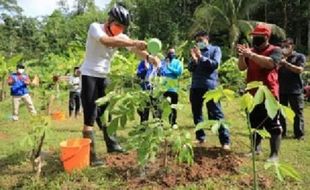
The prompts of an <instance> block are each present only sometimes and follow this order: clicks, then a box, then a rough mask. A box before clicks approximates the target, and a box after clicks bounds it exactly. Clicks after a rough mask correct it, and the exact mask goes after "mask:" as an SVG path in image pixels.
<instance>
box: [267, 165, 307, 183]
mask: <svg viewBox="0 0 310 190" xmlns="http://www.w3.org/2000/svg"><path fill="white" fill-rule="evenodd" d="M272 166H273V167H274V168H275V174H276V176H277V178H278V180H280V181H283V180H284V179H283V178H284V177H291V178H292V179H294V180H296V181H302V179H301V176H300V174H299V173H298V172H297V171H296V170H295V169H294V168H293V167H292V166H290V165H288V164H282V163H281V164H280V163H278V162H267V163H265V165H264V168H265V169H270V168H271V167H272Z"/></svg>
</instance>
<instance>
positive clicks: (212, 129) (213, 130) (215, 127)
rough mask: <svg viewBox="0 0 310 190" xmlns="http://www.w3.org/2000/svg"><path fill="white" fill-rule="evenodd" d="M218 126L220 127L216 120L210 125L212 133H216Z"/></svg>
mask: <svg viewBox="0 0 310 190" xmlns="http://www.w3.org/2000/svg"><path fill="white" fill-rule="evenodd" d="M220 127H221V122H220V121H218V122H216V123H214V124H213V125H212V127H211V131H212V132H213V133H214V134H217V133H218V131H219V129H220Z"/></svg>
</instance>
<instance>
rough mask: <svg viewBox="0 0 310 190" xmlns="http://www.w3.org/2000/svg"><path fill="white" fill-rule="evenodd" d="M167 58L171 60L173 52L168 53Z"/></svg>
mask: <svg viewBox="0 0 310 190" xmlns="http://www.w3.org/2000/svg"><path fill="white" fill-rule="evenodd" d="M167 58H168V59H169V60H170V61H171V60H172V59H173V58H175V53H168V55H167Z"/></svg>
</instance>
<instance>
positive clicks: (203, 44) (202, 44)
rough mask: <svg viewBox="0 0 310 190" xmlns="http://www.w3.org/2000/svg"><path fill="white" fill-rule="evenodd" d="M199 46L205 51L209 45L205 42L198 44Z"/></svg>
mask: <svg viewBox="0 0 310 190" xmlns="http://www.w3.org/2000/svg"><path fill="white" fill-rule="evenodd" d="M197 46H198V48H199V49H205V48H206V47H207V44H206V43H205V42H198V43H197Z"/></svg>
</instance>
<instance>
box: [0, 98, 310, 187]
mask: <svg viewBox="0 0 310 190" xmlns="http://www.w3.org/2000/svg"><path fill="white" fill-rule="evenodd" d="M186 101H187V100H184V102H185V103H184V106H183V108H182V109H181V110H180V111H179V112H178V123H179V126H180V129H181V130H190V131H192V134H194V130H193V121H192V116H191V112H190V106H189V103H188V102H186ZM35 102H37V101H35ZM236 104H237V103H236V102H229V103H227V102H224V103H223V104H222V106H223V109H224V111H225V116H226V119H227V120H228V121H230V122H231V125H232V127H231V138H232V151H234V152H236V153H245V152H247V151H249V146H248V145H249V139H248V136H247V129H246V127H245V125H246V123H245V120H244V119H243V118H242V116H241V115H240V113H238V110H236V109H235V108H236V107H237V105H236ZM0 107H1V112H0V176H1V177H0V189H53V190H54V189H70V190H71V189H124V187H125V184H126V182H125V181H122V180H121V179H120V178H119V177H118V176H117V175H116V174H115V173H113V172H111V171H110V170H109V169H108V168H88V169H86V170H84V171H82V172H76V173H74V174H72V175H67V174H66V173H65V172H64V171H63V169H62V165H61V162H60V160H59V143H60V142H61V141H63V140H66V139H68V138H74V137H81V128H82V123H83V122H82V118H81V117H80V118H78V119H66V120H65V121H53V122H52V134H51V135H50V136H49V137H48V138H47V141H46V144H45V145H44V147H43V149H44V151H47V152H48V153H49V156H48V157H47V158H46V165H45V166H44V168H43V173H42V177H41V178H39V179H38V178H35V177H34V174H33V172H32V167H31V163H30V162H29V160H27V154H28V152H29V150H28V149H27V148H22V147H21V146H20V144H19V142H20V141H21V139H22V138H23V137H24V136H25V135H26V134H27V132H29V130H30V128H31V124H30V122H29V115H28V113H27V111H26V108H25V107H24V106H23V107H22V108H21V111H20V112H21V116H20V120H19V121H18V122H12V121H10V119H9V116H10V113H11V102H10V99H7V100H6V101H4V102H1V103H0ZM53 109H54V110H62V111H64V112H66V109H67V102H66V101H64V102H60V101H58V102H56V104H55V105H54V108H53ZM204 111H205V110H204ZM304 115H305V127H306V130H307V126H309V124H310V118H309V117H308V116H309V115H310V106H309V105H306V107H305V113H304ZM137 122H138V117H136V120H135V121H131V122H130V124H129V126H128V127H130V126H133V125H134V124H136V123H137ZM288 126H290V127H288V135H292V134H293V132H292V126H291V124H290V125H288ZM128 127H127V128H125V129H122V130H121V131H119V136H120V137H122V138H121V142H122V144H126V137H127V131H128ZM96 131H97V134H96V139H97V150H98V153H99V155H103V154H106V149H105V145H104V143H103V141H102V134H101V133H100V131H99V130H98V129H96ZM207 135H208V136H207V142H206V143H208V144H209V145H210V146H219V141H218V137H217V135H215V134H213V133H212V132H211V131H207ZM193 137H194V135H193ZM309 139H310V138H309V134H306V138H305V140H304V141H296V140H294V139H285V140H283V141H282V147H281V154H280V160H281V161H282V162H285V163H289V164H290V165H292V166H293V167H294V168H295V169H296V170H297V171H298V172H299V173H300V175H301V176H302V182H295V181H293V180H291V179H286V180H285V181H284V182H279V181H278V180H276V179H275V177H274V175H273V172H272V171H265V170H264V169H263V165H264V160H265V159H266V158H267V157H268V153H269V143H268V140H264V141H263V148H264V149H263V155H261V156H259V158H258V172H259V175H263V176H267V177H268V178H270V179H271V181H272V186H273V187H272V189H308V187H309V186H310V142H309ZM250 174H251V163H250V160H248V161H246V162H245V163H244V165H243V166H242V167H241V168H240V174H238V175H233V176H224V177H221V178H216V179H206V180H205V181H203V182H197V183H194V184H188V186H186V187H175V189H177V190H185V189H186V190H187V189H240V188H242V186H240V184H239V181H240V180H241V179H243V178H245V177H248V176H249V175H250ZM243 188H244V189H248V188H249V187H243Z"/></svg>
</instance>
